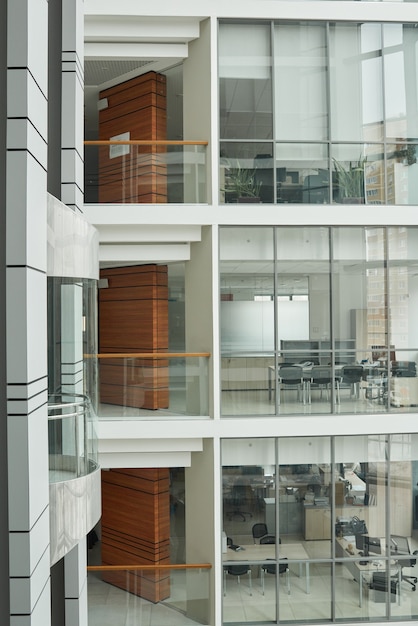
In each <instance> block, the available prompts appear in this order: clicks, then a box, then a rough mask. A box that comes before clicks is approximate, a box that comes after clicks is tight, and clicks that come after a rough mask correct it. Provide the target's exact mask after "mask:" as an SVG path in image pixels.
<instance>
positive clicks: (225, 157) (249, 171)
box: [219, 142, 273, 203]
mask: <svg viewBox="0 0 418 626" xmlns="http://www.w3.org/2000/svg"><path fill="white" fill-rule="evenodd" d="M220 149H221V159H220V173H219V178H220V195H221V198H220V200H221V202H226V203H248V202H256V203H259V202H273V152H272V150H273V146H272V144H271V143H270V142H268V143H258V142H257V143H242V142H240V143H237V142H233V143H232V142H231V143H229V142H228V143H227V142H222V143H221V146H220Z"/></svg>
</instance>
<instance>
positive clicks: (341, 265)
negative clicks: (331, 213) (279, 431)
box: [333, 228, 389, 413]
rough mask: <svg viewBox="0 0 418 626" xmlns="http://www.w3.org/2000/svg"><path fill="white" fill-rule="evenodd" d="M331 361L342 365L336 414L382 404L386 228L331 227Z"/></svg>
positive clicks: (381, 407)
mask: <svg viewBox="0 0 418 626" xmlns="http://www.w3.org/2000/svg"><path fill="white" fill-rule="evenodd" d="M333 237H334V238H333V249H334V264H333V302H334V310H333V321H334V337H335V348H336V350H335V361H336V364H337V363H338V364H340V365H341V366H342V371H341V377H340V405H339V410H340V412H344V413H345V412H364V411H365V412H376V411H382V410H384V409H385V407H386V405H387V357H388V354H389V347H388V345H387V285H386V267H385V245H386V230H385V229H383V228H368V229H363V228H341V229H340V228H336V229H334V231H333Z"/></svg>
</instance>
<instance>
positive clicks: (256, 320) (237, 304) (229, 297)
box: [220, 228, 274, 415]
mask: <svg viewBox="0 0 418 626" xmlns="http://www.w3.org/2000/svg"><path fill="white" fill-rule="evenodd" d="M220 285H221V293H220V300H221V302H220V317H221V319H220V324H221V367H222V381H221V383H222V414H223V415H237V414H238V415H251V414H256V415H257V414H258V415H260V414H272V413H273V412H274V403H273V402H272V398H271V390H270V392H269V384H270V385H271V378H270V375H271V368H272V367H273V366H274V300H273V296H274V263H273V229H272V228H222V229H221V230H220ZM269 396H270V398H269Z"/></svg>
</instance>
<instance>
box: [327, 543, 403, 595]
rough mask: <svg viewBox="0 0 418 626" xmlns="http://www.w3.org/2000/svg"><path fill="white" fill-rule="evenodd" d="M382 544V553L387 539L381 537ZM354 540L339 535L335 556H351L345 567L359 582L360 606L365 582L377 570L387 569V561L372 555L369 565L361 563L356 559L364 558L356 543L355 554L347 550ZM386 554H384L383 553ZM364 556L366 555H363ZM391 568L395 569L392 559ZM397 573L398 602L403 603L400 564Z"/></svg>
mask: <svg viewBox="0 0 418 626" xmlns="http://www.w3.org/2000/svg"><path fill="white" fill-rule="evenodd" d="M380 542H381V546H382V553H383V552H384V550H385V540H384V539H383V538H381V540H380ZM349 543H351V544H352V545H353V543H352V542H349V541H347V540H346V539H344V538H342V537H337V538H336V539H335V556H337V557H350V558H351V560H350V561H344V565H345V567H346V568H347V569H348V571H349V572H350V574H351V575H352V576H353V578H354V580H356V581H357V582H358V583H359V606H360V607H361V606H362V605H363V584H364V582H365V581H367V580H368V578H369V577H370V576H371V575H372V574H373V572H376V571H385V567H386V562H385V561H383V560H380V559H379V555H376V556H374V557H373V555H372V556H371V557H370V558H371V560H370V561H368V563H367V565H360V563H359V561H358V560H356V559H360V560H361V559H362V557H361V556H360V555H359V551H358V550H356V547H355V545H353V549H354V555H352V554H350V553H349V552H348V551H347V547H348V544H349ZM383 556H384V555H383ZM363 558H364V557H363ZM373 563H379V564H380V565H378V566H376V565H373ZM391 569H395V563H394V562H393V561H391ZM396 573H397V575H398V604H400V603H401V579H402V568H401V567H399V565H398V566H397V567H396Z"/></svg>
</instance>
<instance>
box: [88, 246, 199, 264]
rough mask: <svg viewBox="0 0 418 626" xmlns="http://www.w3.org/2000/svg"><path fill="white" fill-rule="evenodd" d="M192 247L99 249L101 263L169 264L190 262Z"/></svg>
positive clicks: (113, 247)
mask: <svg viewBox="0 0 418 626" xmlns="http://www.w3.org/2000/svg"><path fill="white" fill-rule="evenodd" d="M189 260H190V245H189V244H188V243H184V244H165V245H157V244H156V245H146V244H144V245H133V244H132V245H130V244H125V245H123V244H121V245H118V244H116V245H106V244H105V245H101V246H100V247H99V262H124V263H135V262H141V263H142V262H144V261H146V262H149V263H168V262H170V261H189Z"/></svg>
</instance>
